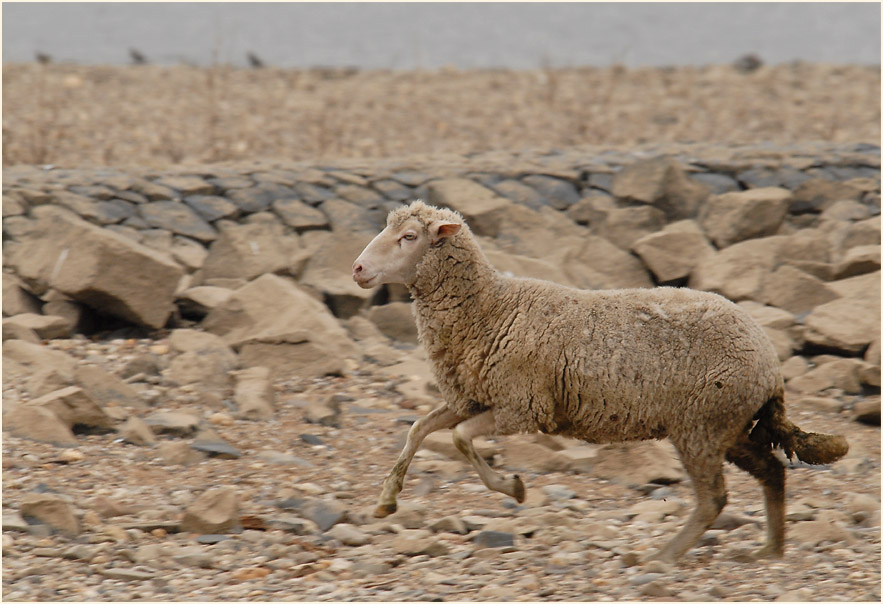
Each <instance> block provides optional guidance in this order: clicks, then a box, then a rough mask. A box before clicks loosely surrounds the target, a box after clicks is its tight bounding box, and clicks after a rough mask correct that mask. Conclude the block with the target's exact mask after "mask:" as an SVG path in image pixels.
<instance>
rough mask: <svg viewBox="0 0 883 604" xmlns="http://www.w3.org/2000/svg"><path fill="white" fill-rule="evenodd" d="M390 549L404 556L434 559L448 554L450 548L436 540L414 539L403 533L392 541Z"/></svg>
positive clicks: (429, 538)
mask: <svg viewBox="0 0 883 604" xmlns="http://www.w3.org/2000/svg"><path fill="white" fill-rule="evenodd" d="M392 548H393V550H394V551H395V552H396V553H399V554H405V555H406V556H421V555H427V556H430V557H433V558H434V557H437V556H444V555H446V554H448V553H450V548H449V547H448V546H447V545H445V544H444V543H442V542H441V541H438V540H437V539H433V538H431V537H423V538H420V537H414V536H410V535H407V534H404V533H403V534H401V535H399V536H398V537H396V538H395V539H393V541H392Z"/></svg>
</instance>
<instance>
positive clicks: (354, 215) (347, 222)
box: [319, 198, 386, 235]
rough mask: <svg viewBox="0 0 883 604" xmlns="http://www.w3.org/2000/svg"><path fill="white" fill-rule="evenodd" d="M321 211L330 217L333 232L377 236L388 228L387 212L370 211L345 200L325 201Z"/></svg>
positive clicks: (320, 207) (321, 205)
mask: <svg viewBox="0 0 883 604" xmlns="http://www.w3.org/2000/svg"><path fill="white" fill-rule="evenodd" d="M319 209H320V210H321V211H322V213H323V214H324V215H325V216H327V217H328V222H330V223H331V230H332V231H337V232H340V233H359V234H369V233H370V234H372V235H376V234H377V233H378V232H379V231H380V230H382V229H383V227H384V226H386V212H383V211H380V210H372V209H368V208H365V207H362V206H359V205H357V204H355V203H353V202H351V201H346V200H344V199H337V198H334V199H329V200H327V201H323V202H322V203H321V204H320V205H319Z"/></svg>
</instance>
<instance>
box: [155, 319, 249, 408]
mask: <svg viewBox="0 0 883 604" xmlns="http://www.w3.org/2000/svg"><path fill="white" fill-rule="evenodd" d="M169 347H170V348H171V349H172V350H173V351H174V352H175V353H177V354H176V356H175V357H174V358H173V359H172V362H171V363H169V367H168V369H166V370H165V375H166V377H168V378H169V379H170V380H171V381H173V382H174V383H176V384H179V385H182V386H183V385H185V384H199V385H200V386H201V387H202V388H204V389H208V390H212V391H215V392H223V391H224V390H225V389H227V388H228V387H229V386H230V372H231V371H233V370H234V369H236V367H237V365H238V359H237V358H236V353H235V352H233V350H232V349H231V348H230V346H228V345H227V343H226V342H225V341H224V340H223V339H222V338H221V337H220V336H218V335H216V334H213V333H205V332H202V331H197V330H195V329H176V330H174V331H173V332H172V333H171V335H170V336H169Z"/></svg>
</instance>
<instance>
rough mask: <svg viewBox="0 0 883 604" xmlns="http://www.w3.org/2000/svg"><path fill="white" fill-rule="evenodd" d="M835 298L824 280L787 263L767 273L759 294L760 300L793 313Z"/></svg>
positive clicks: (836, 296) (810, 308) (807, 309)
mask: <svg viewBox="0 0 883 604" xmlns="http://www.w3.org/2000/svg"><path fill="white" fill-rule="evenodd" d="M837 298H839V296H838V295H837V293H836V292H835V291H833V290H832V289H831V288H829V287H828V286H827V285H826V284H825V282H824V281H822V280H821V279H817V278H816V277H814V276H812V275H810V274H807V273H805V272H803V271H802V270H800V269H797V268H794V267H793V266H790V265H788V264H783V265H782V266H780V267H779V268H777V269H776V270H775V271H773V272H772V273H770V274H769V275H767V277H766V279H765V280H764V284H763V290H762V291H761V294H760V301H761V302H763V303H765V304H769V305H770V306H775V307H777V308H783V309H785V310H787V311H788V312H791V313H794V314H800V313H803V312H807V311H810V310H812V309H813V308H815V307H816V306H818V305H820V304H824V303H825V302H830V301H831V300H835V299H837Z"/></svg>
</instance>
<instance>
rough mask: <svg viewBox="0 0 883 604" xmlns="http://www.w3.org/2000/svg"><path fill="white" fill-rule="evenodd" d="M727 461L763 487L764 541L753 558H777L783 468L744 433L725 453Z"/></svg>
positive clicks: (780, 545) (780, 539) (782, 528)
mask: <svg viewBox="0 0 883 604" xmlns="http://www.w3.org/2000/svg"><path fill="white" fill-rule="evenodd" d="M727 461H730V462H732V463H734V464H736V465H737V466H738V467H739V468H741V469H743V470H745V471H746V472H748V473H749V474H751V475H752V476H754V477H755V478H756V479H757V480H758V481H759V482H760V484H761V486H763V496H764V506H765V507H766V522H767V525H766V533H767V538H766V544H765V545H764V546H763V547H762V548H761V549H760V550H759V551H758V552H757V553H756V554H755V557H757V558H781V557H782V556H783V555H784V553H785V468H784V467H783V466H782V464H781V462H779V460H778V459H777V458H776V456H775V455H773V452H772V450H770V448H769V447H764V446H763V445H761V444H758V443H753V442H751V441H750V440H748V437H747V434H746V435H745V437H744V438H743V439H742V440H740V441H739V442H738V443H736V444H735V445H733V446H732V447H730V449H729V450H728V451H727Z"/></svg>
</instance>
